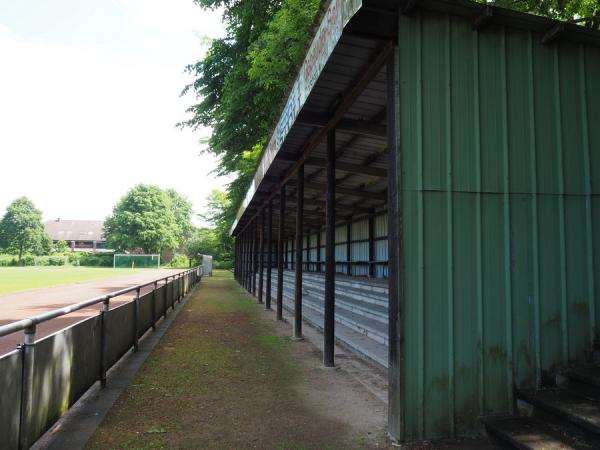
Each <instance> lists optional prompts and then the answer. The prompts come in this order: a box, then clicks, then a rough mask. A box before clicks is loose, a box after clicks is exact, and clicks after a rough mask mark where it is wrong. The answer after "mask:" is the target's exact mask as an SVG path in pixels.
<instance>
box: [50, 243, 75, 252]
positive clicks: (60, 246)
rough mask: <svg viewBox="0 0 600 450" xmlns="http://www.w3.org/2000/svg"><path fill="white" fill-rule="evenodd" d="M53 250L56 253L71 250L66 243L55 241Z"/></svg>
mask: <svg viewBox="0 0 600 450" xmlns="http://www.w3.org/2000/svg"><path fill="white" fill-rule="evenodd" d="M53 250H54V252H56V253H65V252H68V251H69V250H71V249H70V247H69V244H67V241H63V240H60V241H56V243H55V244H54V248H53Z"/></svg>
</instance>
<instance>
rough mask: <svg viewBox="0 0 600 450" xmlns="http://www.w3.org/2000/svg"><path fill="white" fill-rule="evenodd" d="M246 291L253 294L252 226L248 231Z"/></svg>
mask: <svg viewBox="0 0 600 450" xmlns="http://www.w3.org/2000/svg"><path fill="white" fill-rule="evenodd" d="M245 233H246V290H247V291H248V292H250V293H251V292H252V236H251V235H250V226H249V227H248V228H247V229H246V232H245Z"/></svg>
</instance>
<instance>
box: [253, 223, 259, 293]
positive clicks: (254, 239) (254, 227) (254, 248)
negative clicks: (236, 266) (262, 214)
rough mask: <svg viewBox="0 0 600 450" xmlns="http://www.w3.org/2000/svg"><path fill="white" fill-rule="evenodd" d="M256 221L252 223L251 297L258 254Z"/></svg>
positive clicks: (254, 284) (254, 283)
mask: <svg viewBox="0 0 600 450" xmlns="http://www.w3.org/2000/svg"><path fill="white" fill-rule="evenodd" d="M256 230H257V226H256V220H253V221H252V295H254V296H255V297H256V272H257V270H256V269H257V265H258V253H257V251H256V245H257V242H256Z"/></svg>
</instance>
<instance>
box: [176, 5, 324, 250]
mask: <svg viewBox="0 0 600 450" xmlns="http://www.w3.org/2000/svg"><path fill="white" fill-rule="evenodd" d="M196 3H197V4H198V5H200V6H201V7H203V8H209V9H214V8H224V14H223V17H224V20H225V23H226V25H227V36H226V37H225V38H223V39H215V40H213V41H212V44H211V46H210V49H209V51H208V53H207V55H206V57H205V58H204V59H203V60H202V61H199V62H197V63H195V64H191V65H189V66H188V67H187V70H188V72H189V73H191V74H193V75H194V76H195V77H196V80H195V81H194V82H193V83H192V84H190V85H188V86H186V88H185V89H184V93H185V92H188V91H193V92H194V93H195V94H196V96H197V98H198V100H199V103H197V104H195V105H193V106H191V107H190V108H189V109H188V112H189V113H191V115H192V116H191V118H190V119H188V120H187V121H185V122H183V123H182V124H180V125H182V126H188V127H191V128H193V129H196V128H198V127H200V126H208V127H212V128H213V132H212V135H211V138H210V140H209V149H208V151H209V152H211V153H213V154H215V155H217V156H218V157H219V159H220V164H219V167H218V173H219V174H221V175H224V174H235V176H236V178H235V179H234V181H232V182H231V183H230V185H229V186H228V189H227V203H226V207H225V209H224V210H222V211H221V213H220V214H219V221H222V220H223V219H224V222H225V223H226V225H224V226H221V225H219V226H218V229H219V236H220V239H223V238H224V234H223V233H222V232H221V229H226V230H227V236H228V235H229V229H230V228H231V224H232V223H233V220H234V218H235V215H236V212H237V209H238V206H239V204H240V202H241V200H242V198H243V196H244V194H245V192H246V189H247V187H248V184H249V182H250V180H251V178H252V175H253V173H254V171H255V169H256V164H257V161H258V160H259V158H260V155H261V153H262V150H263V147H264V144H265V143H266V142H267V139H268V138H269V137H270V134H271V130H272V128H273V124H274V123H275V120H276V119H277V115H278V113H279V111H280V110H281V107H282V106H283V103H284V101H285V97H286V93H287V90H288V89H289V87H290V85H291V83H292V81H293V79H294V77H295V74H296V67H297V66H298V65H299V63H300V62H301V60H302V57H303V55H304V52H305V49H306V47H307V44H308V41H309V38H310V35H311V32H310V30H311V26H312V24H313V23H314V19H315V16H316V14H317V11H318V8H319V2H318V1H317V0H244V1H233V0H196ZM230 244H231V242H230V241H228V242H225V241H224V242H223V246H224V247H225V246H227V247H228V246H230Z"/></svg>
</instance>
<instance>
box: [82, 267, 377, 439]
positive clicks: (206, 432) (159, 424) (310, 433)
mask: <svg viewBox="0 0 600 450" xmlns="http://www.w3.org/2000/svg"><path fill="white" fill-rule="evenodd" d="M270 317H272V315H271V313H266V312H264V311H263V310H262V306H260V305H257V304H256V303H255V302H254V301H253V300H252V299H250V298H249V297H248V295H247V294H245V293H244V291H243V290H242V289H241V288H240V287H239V286H238V285H237V284H236V283H235V282H234V281H233V279H232V278H231V275H230V274H229V273H226V272H217V273H216V275H215V276H214V277H212V278H205V279H204V280H203V281H202V284H201V285H200V287H199V288H198V289H197V290H196V291H195V292H194V294H193V295H192V297H191V298H190V300H189V301H188V303H187V304H186V305H185V307H184V310H183V311H182V312H181V313H180V314H179V316H178V317H177V318H176V319H175V321H174V322H173V324H172V325H171V327H170V329H169V330H168V331H167V333H166V334H165V336H164V337H163V338H162V340H161V342H160V343H159V345H158V346H157V347H156V348H155V350H154V351H153V353H152V354H151V355H150V357H149V358H148V360H147V361H146V363H145V364H144V366H143V367H142V368H141V370H140V371H139V372H138V374H137V376H136V377H135V378H134V379H133V380H132V381H131V383H130V385H129V387H128V388H127V390H126V391H125V393H124V394H123V395H122V396H121V398H119V400H117V402H116V403H115V405H114V406H113V408H112V410H111V411H110V412H109V413H108V415H107V416H106V418H105V420H104V422H103V423H102V424H101V426H100V427H99V428H98V430H97V431H96V432H95V434H94V436H93V437H92V439H91V440H90V442H89V443H88V448H91V449H100V448H102V449H104V448H223V449H242V448H257V449H285V448H290V449H292V448H293V449H298V448H307V449H308V448H319V449H321V448H344V449H347V448H381V447H383V446H385V438H384V431H383V430H384V427H385V405H381V403H380V402H379V401H378V400H377V399H375V398H374V397H373V396H372V395H371V394H369V393H368V392H366V391H364V390H361V388H360V386H359V385H358V384H357V383H355V382H353V381H352V380H351V379H350V377H349V376H348V374H346V373H345V372H343V371H339V370H324V369H321V368H320V353H319V352H318V351H317V350H316V349H315V347H314V346H312V345H311V344H310V343H308V342H292V341H290V340H289V338H287V336H286V335H285V333H284V332H285V331H286V330H287V332H288V333H289V330H288V329H289V326H288V325H287V324H281V323H274V321H273V320H271V319H270Z"/></svg>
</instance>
